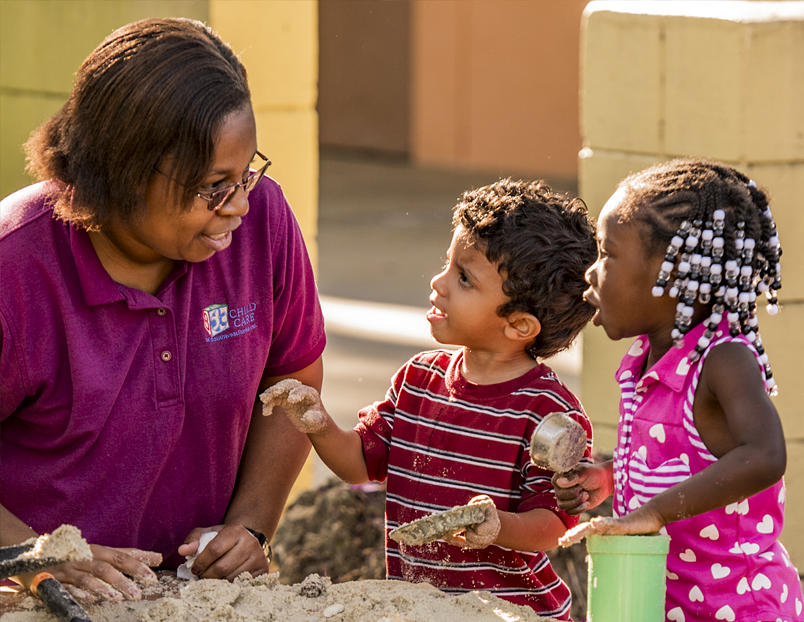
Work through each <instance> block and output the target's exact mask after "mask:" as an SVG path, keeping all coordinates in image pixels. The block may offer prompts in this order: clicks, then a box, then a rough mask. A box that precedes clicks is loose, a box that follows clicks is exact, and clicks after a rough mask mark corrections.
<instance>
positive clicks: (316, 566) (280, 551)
mask: <svg viewBox="0 0 804 622" xmlns="http://www.w3.org/2000/svg"><path fill="white" fill-rule="evenodd" d="M610 513H611V510H610V503H609V504H606V505H602V506H600V507H599V508H595V510H594V513H593V514H590V515H584V516H583V517H582V520H588V519H589V518H590V516H591V515H594V516H600V515H610ZM272 546H273V550H274V558H275V562H276V564H277V566H278V569H279V571H280V574H279V580H280V582H281V583H283V584H285V585H292V584H295V583H299V582H301V581H302V580H303V579H304V578H305V577H306V576H308V575H310V574H313V573H316V574H319V575H321V576H326V577H329V578H330V579H331V580H332V582H333V583H342V582H345V581H357V580H361V579H384V578H385V489H384V487H383V486H381V485H377V484H364V485H361V486H350V485H349V484H345V483H343V482H341V481H339V480H336V479H333V480H330V481H329V482H328V483H327V484H325V485H324V486H322V487H321V488H319V489H318V490H315V491H308V492H305V493H303V494H302V495H301V496H299V498H298V499H297V500H296V501H295V502H294V503H293V504H292V505H291V506H289V507H288V509H287V510H286V511H285V514H284V517H283V518H282V522H281V523H280V525H279V528H278V529H277V531H276V535H275V536H274V540H273V543H272ZM547 555H548V557H549V558H550V562H551V563H552V565H553V568H555V571H556V574H558V575H559V576H560V577H561V578H562V579H563V580H564V582H565V583H566V584H567V585H568V586H569V588H570V590H571V591H572V599H573V603H572V611H571V615H572V618H573V619H575V620H583V619H584V618H585V617H586V544H585V542H580V543H578V544H575V545H573V546H571V547H569V548H566V549H554V550H552V551H547Z"/></svg>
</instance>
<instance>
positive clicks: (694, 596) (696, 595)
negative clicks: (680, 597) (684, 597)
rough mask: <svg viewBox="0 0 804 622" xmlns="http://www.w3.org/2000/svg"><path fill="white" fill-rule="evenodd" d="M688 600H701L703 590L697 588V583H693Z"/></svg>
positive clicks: (699, 601) (700, 601)
mask: <svg viewBox="0 0 804 622" xmlns="http://www.w3.org/2000/svg"><path fill="white" fill-rule="evenodd" d="M690 600H691V601H692V602H694V603H695V602H698V603H702V602H703V592H702V591H701V588H699V587H698V586H697V585H694V586H693V587H692V589H691V590H690Z"/></svg>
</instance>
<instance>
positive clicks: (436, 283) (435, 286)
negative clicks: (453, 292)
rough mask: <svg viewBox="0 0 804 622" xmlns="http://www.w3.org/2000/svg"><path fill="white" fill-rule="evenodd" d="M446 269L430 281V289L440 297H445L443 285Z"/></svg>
mask: <svg viewBox="0 0 804 622" xmlns="http://www.w3.org/2000/svg"><path fill="white" fill-rule="evenodd" d="M446 272H447V270H446V268H445V269H444V270H442V271H441V272H439V273H438V274H436V275H435V276H434V277H433V278H432V279H430V288H431V289H432V290H433V291H435V292H436V293H437V294H438V295H439V296H442V295H443V284H444V274H446Z"/></svg>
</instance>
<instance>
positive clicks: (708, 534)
mask: <svg viewBox="0 0 804 622" xmlns="http://www.w3.org/2000/svg"><path fill="white" fill-rule="evenodd" d="M700 536H701V537H702V538H709V539H710V540H717V539H718V538H719V537H720V532H719V531H718V530H717V527H715V526H714V525H709V527H704V528H703V529H701V533H700Z"/></svg>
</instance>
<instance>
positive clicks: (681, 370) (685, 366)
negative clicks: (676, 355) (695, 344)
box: [676, 356, 690, 376]
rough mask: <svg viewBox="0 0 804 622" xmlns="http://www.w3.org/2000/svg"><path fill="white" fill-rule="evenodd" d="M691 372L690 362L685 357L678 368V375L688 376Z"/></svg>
mask: <svg viewBox="0 0 804 622" xmlns="http://www.w3.org/2000/svg"><path fill="white" fill-rule="evenodd" d="M689 371H690V360H689V359H688V358H687V357H686V356H685V357H684V358H683V359H681V360H680V361H679V362H678V367H676V373H677V374H678V375H679V376H686V375H687V374H688V373H689Z"/></svg>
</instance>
